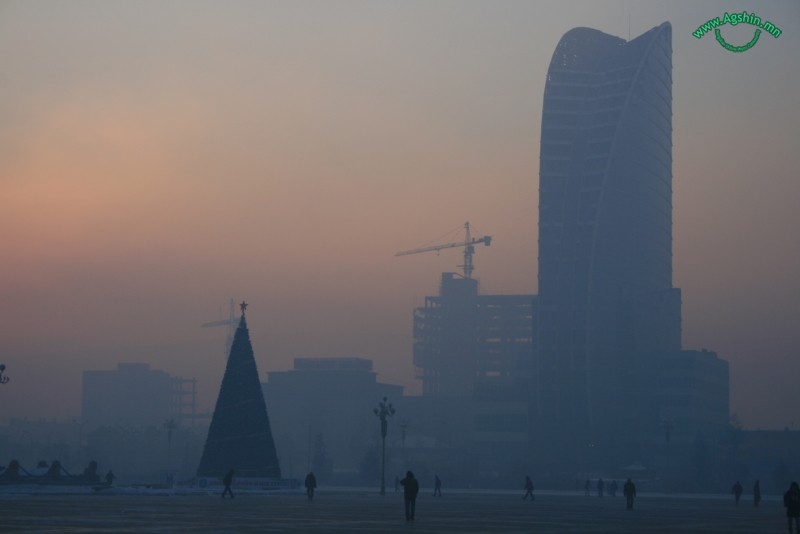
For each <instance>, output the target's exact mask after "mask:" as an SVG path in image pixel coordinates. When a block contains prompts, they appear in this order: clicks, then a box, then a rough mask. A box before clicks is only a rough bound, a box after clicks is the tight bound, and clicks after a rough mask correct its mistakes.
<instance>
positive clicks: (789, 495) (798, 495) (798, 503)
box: [106, 469, 800, 534]
mask: <svg viewBox="0 0 800 534" xmlns="http://www.w3.org/2000/svg"><path fill="white" fill-rule="evenodd" d="M233 475H234V470H233V469H231V470H230V471H228V473H227V474H226V475H225V476H224V477H223V478H222V483H223V485H224V486H225V489H224V490H223V491H222V498H223V499H224V498H225V495H230V496H231V498H233V491H232V490H231V484H232V483H233ZM113 480H114V475H113V474H112V473H111V472H110V471H109V474H108V475H106V481H107V482H108V483H109V484H111V482H113ZM616 484H617V483H616V481H615V480H614V481H612V483H611V485H610V489H609V494H610V495H611V496H614V494H615V493H616ZM398 486H403V500H404V502H405V511H406V521H414V514H415V511H416V506H417V495H418V494H419V481H418V480H417V479H416V478H415V477H414V473H412V472H411V471H407V472H406V476H405V478H403V479H402V480H400V479H399V477H395V491H396V490H397V489H398ZM604 486H605V483H604V482H603V479H602V478H601V479H599V480H598V481H597V493H598V496H600V497H602V496H603V491H604ZM305 487H306V495H307V497H308V500H309V501H311V500H313V499H314V490H316V489H317V478H316V477H315V476H314V473H313V472H312V473H308V475H306V479H305ZM589 488H590V482H589V481H588V480H587V481H586V485H585V489H586V494H587V495H588V494H589ZM611 488H613V489H611ZM524 489H525V495H523V497H522V500H523V501H524V500H527V499H528V497H530V498H531V501H534V500H535V496H534V494H533V480H531V477H530V476H529V475H525V485H524ZM743 492H744V488H743V487H742V484H741V483H740V482H739V481H738V480H737V481H736V483H735V484H734V485H733V487H732V488H731V493H733V495H734V498H735V499H736V505H737V506H738V505H739V499H740V498H741V496H742V493H743ZM622 494H623V495H624V496H625V501H626V505H627V509H628V510H633V501H634V499H635V498H636V485H635V484H634V483H633V481H632V480H631V479H630V478H629V479H628V480H627V481H626V482H625V485H624V486H623V487H622ZM433 496H434V497H436V496H439V497H441V496H442V480H441V479H440V478H439V475H434V489H433ZM760 503H761V485H760V483H759V481H758V480H756V482H755V484H754V486H753V504H754V505H755V506H758V505H759V504H760ZM783 506H785V507H786V516H787V518H788V523H789V534H792V524H794V528H795V530H794V532H795V534H800V486H798V484H797V482H792V484H791V486H790V487H789V491H787V492H786V493H785V494H784V495H783Z"/></svg>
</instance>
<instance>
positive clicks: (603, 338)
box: [536, 23, 681, 465]
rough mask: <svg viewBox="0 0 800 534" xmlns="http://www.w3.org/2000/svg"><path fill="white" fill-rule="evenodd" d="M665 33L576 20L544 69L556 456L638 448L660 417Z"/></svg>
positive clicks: (675, 307)
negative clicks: (602, 27) (607, 28)
mask: <svg viewBox="0 0 800 534" xmlns="http://www.w3.org/2000/svg"><path fill="white" fill-rule="evenodd" d="M671 38H672V29H671V26H670V24H669V23H664V24H661V25H660V26H658V27H656V28H653V29H652V30H650V31H648V32H646V33H644V34H643V35H641V36H639V37H637V38H635V39H633V40H631V41H625V40H623V39H620V38H617V37H613V36H610V35H607V34H604V33H602V32H600V31H597V30H593V29H589V28H575V29H573V30H570V31H569V32H567V33H566V34H565V35H564V36H563V37H562V39H561V41H560V42H559V43H558V46H557V47H556V50H555V53H554V54H553V58H552V60H551V62H550V67H549V69H548V72H547V81H546V85H545V94H544V106H543V112H542V132H541V161H540V188H539V317H538V326H537V336H536V337H537V339H536V361H537V363H536V370H537V381H536V389H537V400H538V402H537V405H538V419H537V425H536V429H537V434H538V435H537V438H538V442H539V444H540V451H542V454H543V455H545V457H547V456H550V457H551V459H552V460H554V461H558V460H562V461H565V462H570V463H574V462H584V463H588V464H592V465H597V464H598V460H597V459H598V458H603V459H604V461H608V462H612V461H625V460H624V459H625V458H636V457H637V454H638V453H639V451H640V449H642V448H643V447H646V446H647V444H646V443H645V441H644V439H643V436H645V435H652V432H654V429H653V426H654V425H655V426H656V427H657V425H658V421H657V417H656V415H655V404H654V402H655V401H654V395H653V389H654V388H652V387H650V386H648V384H650V385H652V383H653V382H652V380H650V378H651V377H649V373H652V372H653V368H654V365H652V364H653V362H654V361H655V359H656V358H658V357H659V355H661V354H665V353H668V352H671V351H679V350H680V348H681V341H680V292H679V290H678V289H675V288H673V287H672V47H671V42H672V41H671ZM655 431H657V428H656V429H655ZM615 465H618V463H616V462H615Z"/></svg>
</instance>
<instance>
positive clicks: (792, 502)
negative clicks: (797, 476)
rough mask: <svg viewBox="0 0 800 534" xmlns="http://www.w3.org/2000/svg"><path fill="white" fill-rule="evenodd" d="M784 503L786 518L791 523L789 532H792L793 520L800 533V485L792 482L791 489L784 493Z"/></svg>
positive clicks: (797, 533) (798, 533) (796, 531)
mask: <svg viewBox="0 0 800 534" xmlns="http://www.w3.org/2000/svg"><path fill="white" fill-rule="evenodd" d="M783 505H784V506H785V507H786V518H787V521H788V523H789V534H792V520H794V529H795V533H796V534H800V486H798V485H797V482H792V485H791V486H789V491H787V492H786V493H784V494H783Z"/></svg>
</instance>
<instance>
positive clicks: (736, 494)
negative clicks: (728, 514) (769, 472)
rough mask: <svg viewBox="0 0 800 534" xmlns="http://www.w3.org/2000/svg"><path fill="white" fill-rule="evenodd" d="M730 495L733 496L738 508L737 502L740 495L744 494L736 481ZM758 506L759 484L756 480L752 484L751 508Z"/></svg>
mask: <svg viewBox="0 0 800 534" xmlns="http://www.w3.org/2000/svg"><path fill="white" fill-rule="evenodd" d="M731 493H732V494H733V498H734V500H735V502H736V506H739V500H740V499H741V498H742V493H744V487H743V486H742V483H741V482H739V481H738V480H737V481H736V483H735V484H734V485H733V487H732V488H731ZM759 504H761V482H760V481H758V480H756V482H755V484H753V506H755V507H756V508H758V505H759Z"/></svg>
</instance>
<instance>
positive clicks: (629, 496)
mask: <svg viewBox="0 0 800 534" xmlns="http://www.w3.org/2000/svg"><path fill="white" fill-rule="evenodd" d="M622 494H623V495H625V504H626V507H627V509H628V510H633V499H635V498H636V484H634V483H633V481H631V479H630V478H629V479H628V481H627V482H625V485H624V486H622Z"/></svg>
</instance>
